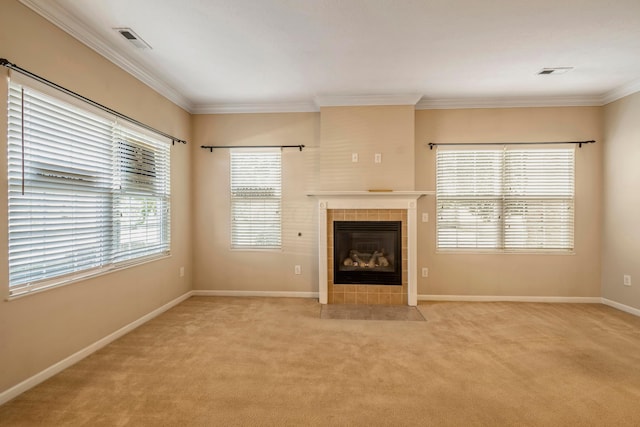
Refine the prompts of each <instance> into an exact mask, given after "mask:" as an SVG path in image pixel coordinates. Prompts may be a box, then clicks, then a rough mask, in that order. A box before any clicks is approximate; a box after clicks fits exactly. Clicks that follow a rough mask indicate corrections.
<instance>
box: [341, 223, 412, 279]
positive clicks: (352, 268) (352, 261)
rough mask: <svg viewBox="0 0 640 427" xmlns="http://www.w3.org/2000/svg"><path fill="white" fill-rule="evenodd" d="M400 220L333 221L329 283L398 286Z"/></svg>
mask: <svg viewBox="0 0 640 427" xmlns="http://www.w3.org/2000/svg"><path fill="white" fill-rule="evenodd" d="M401 231H402V222H401V221H334V223H333V240H334V244H333V247H334V249H333V251H334V253H333V262H334V266H333V272H334V273H333V275H334V278H333V283H335V284H379V285H402V268H401V267H402V253H401V247H402V246H401V244H400V242H401Z"/></svg>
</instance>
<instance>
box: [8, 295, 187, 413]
mask: <svg viewBox="0 0 640 427" xmlns="http://www.w3.org/2000/svg"><path fill="white" fill-rule="evenodd" d="M190 296H191V291H189V292H187V293H185V294H183V295H181V296H179V297H178V298H176V299H174V300H173V301H169V302H168V303H166V304H165V305H163V306H162V307H159V308H156V309H155V310H153V311H152V312H150V313H148V314H145V315H144V316H142V317H141V318H139V319H137V320H135V321H133V322H131V323H129V324H128V325H126V326H123V327H122V328H120V329H118V330H117V331H115V332H113V333H111V334H109V335H107V336H106V337H104V338H101V339H99V340H98V341H96V342H94V343H93V344H91V345H88V346H87V347H85V348H83V349H82V350H80V351H78V352H76V353H74V354H72V355H71V356H69V357H67V358H65V359H63V360H61V361H59V362H57V363H55V364H53V365H51V366H49V367H48V368H46V369H45V370H43V371H40V372H38V373H37V374H35V375H34V376H32V377H30V378H27V379H26V380H24V381H22V382H21V383H19V384H16V385H14V386H13V387H11V388H9V389H7V390H5V391H3V392H2V393H0V405H2V404H3V403H5V402H8V401H9V400H11V399H13V398H14V397H17V396H18V395H20V394H22V393H24V392H25V391H27V390H29V389H30V388H33V387H35V386H37V385H38V384H40V383H41V382H43V381H46V380H48V379H49V378H51V377H52V376H54V375H56V374H58V373H59V372H61V371H63V370H65V369H67V368H68V367H69V366H71V365H74V364H76V363H78V362H79V361H81V360H82V359H84V358H85V357H87V356H89V355H91V354H92V353H95V352H96V351H98V350H100V349H101V348H102V347H104V346H106V345H107V344H109V343H111V342H113V341H115V340H117V339H118V338H120V337H121V336H123V335H125V334H127V333H129V332H131V331H132V330H134V329H135V328H137V327H138V326H140V325H142V324H144V323H146V322H148V321H149V320H151V319H153V318H154V317H156V316H158V315H160V314H162V313H164V312H165V311H167V310H169V309H170V308H172V307H174V306H176V305H178V304H180V303H181V302H182V301H184V300H186V299H187V298H189V297H190Z"/></svg>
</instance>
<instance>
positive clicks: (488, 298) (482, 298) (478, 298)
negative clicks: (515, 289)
mask: <svg viewBox="0 0 640 427" xmlns="http://www.w3.org/2000/svg"><path fill="white" fill-rule="evenodd" d="M418 301H461V302H462V301H466V302H499V301H505V302H556V303H587V304H600V303H602V298H600V297H538V296H502V295H418Z"/></svg>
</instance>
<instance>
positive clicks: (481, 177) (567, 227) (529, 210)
mask: <svg viewBox="0 0 640 427" xmlns="http://www.w3.org/2000/svg"><path fill="white" fill-rule="evenodd" d="M436 196H437V202H436V203H437V220H438V223H437V247H438V249H443V250H447V249H481V250H482V249H487V250H499V251H532V250H534V251H538V250H542V251H572V250H573V218H574V149H573V148H572V149H526V150H522V149H508V148H504V149H501V150H442V149H439V150H438V152H437V155H436Z"/></svg>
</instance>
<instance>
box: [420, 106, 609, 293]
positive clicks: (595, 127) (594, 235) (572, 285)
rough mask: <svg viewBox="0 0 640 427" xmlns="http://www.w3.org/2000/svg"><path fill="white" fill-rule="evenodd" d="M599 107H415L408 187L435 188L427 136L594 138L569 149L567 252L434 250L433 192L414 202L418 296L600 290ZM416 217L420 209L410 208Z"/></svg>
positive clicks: (486, 139)
mask: <svg viewBox="0 0 640 427" xmlns="http://www.w3.org/2000/svg"><path fill="white" fill-rule="evenodd" d="M601 110H602V109H601V108H599V107H575V108H574V107H571V108H510V109H468V110H425V111H416V146H415V152H416V155H415V162H416V166H415V168H416V189H418V190H432V189H435V153H436V151H435V149H434V150H429V148H428V147H427V146H426V144H427V143H429V142H509V141H510V142H518V141H520V142H540V141H579V140H589V139H595V140H597V141H598V142H597V143H596V144H591V145H587V146H584V147H583V148H581V149H576V201H575V203H576V204H575V209H576V214H575V255H516V254H509V255H499V254H494V255H488V254H437V253H436V251H435V200H434V198H435V197H434V196H427V197H423V198H422V199H420V201H419V206H418V210H419V212H428V213H429V217H430V222H428V223H419V229H418V233H419V235H418V242H419V243H418V245H419V246H418V266H419V267H428V268H429V277H428V278H422V277H419V279H418V280H419V282H418V294H419V295H506V296H572V297H578V296H583V297H597V296H600V242H601V236H600V234H601V233H600V223H601V204H602V197H601V193H602V189H601V182H602V165H601V163H602V147H603V142H602V117H601ZM418 217H419V218H420V214H419V215H418Z"/></svg>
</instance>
